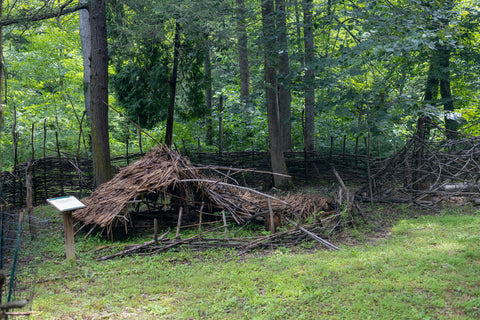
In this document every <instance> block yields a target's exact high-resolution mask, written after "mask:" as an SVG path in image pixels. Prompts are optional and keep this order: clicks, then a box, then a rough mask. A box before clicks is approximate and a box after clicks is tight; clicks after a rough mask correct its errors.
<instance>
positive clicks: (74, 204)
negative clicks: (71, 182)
mask: <svg viewBox="0 0 480 320" xmlns="http://www.w3.org/2000/svg"><path fill="white" fill-rule="evenodd" d="M47 202H48V203H50V204H51V205H52V206H54V207H55V208H57V210H58V211H62V212H63V211H70V210H75V209H81V208H85V205H84V204H83V203H81V202H80V200H78V199H77V198H75V197H74V196H67V197H60V198H53V199H47Z"/></svg>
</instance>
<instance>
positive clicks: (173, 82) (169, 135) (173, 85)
mask: <svg viewBox="0 0 480 320" xmlns="http://www.w3.org/2000/svg"><path fill="white" fill-rule="evenodd" d="M173 42H174V43H173V68H172V74H171V76H170V80H169V84H170V103H169V105H168V118H167V128H166V130H165V145H166V146H167V147H171V146H172V140H173V116H174V111H175V95H176V91H177V73H178V59H179V55H180V23H179V22H177V23H175V38H174V40H173Z"/></svg>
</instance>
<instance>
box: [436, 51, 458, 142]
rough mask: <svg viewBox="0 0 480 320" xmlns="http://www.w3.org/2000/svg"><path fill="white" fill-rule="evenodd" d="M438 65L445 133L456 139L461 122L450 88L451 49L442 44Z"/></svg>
mask: <svg viewBox="0 0 480 320" xmlns="http://www.w3.org/2000/svg"><path fill="white" fill-rule="evenodd" d="M438 65H439V70H440V95H441V96H442V102H443V111H444V112H445V118H444V119H445V135H446V138H447V139H456V138H457V135H458V127H459V124H458V121H457V119H455V115H454V111H455V106H454V104H453V97H452V90H451V89H450V50H449V49H448V47H446V46H442V47H440V48H439V50H438Z"/></svg>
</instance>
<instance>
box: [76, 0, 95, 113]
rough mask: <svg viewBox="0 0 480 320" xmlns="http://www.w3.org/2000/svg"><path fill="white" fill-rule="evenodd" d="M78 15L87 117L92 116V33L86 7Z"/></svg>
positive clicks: (85, 1)
mask: <svg viewBox="0 0 480 320" xmlns="http://www.w3.org/2000/svg"><path fill="white" fill-rule="evenodd" d="M78 3H81V4H86V3H88V1H87V0H79V1H78ZM79 17H80V41H81V44H82V57H83V95H84V97H85V111H86V112H87V117H88V119H90V118H91V116H92V108H91V99H90V57H91V51H92V35H91V32H90V22H89V13H88V10H87V9H83V10H80V11H79Z"/></svg>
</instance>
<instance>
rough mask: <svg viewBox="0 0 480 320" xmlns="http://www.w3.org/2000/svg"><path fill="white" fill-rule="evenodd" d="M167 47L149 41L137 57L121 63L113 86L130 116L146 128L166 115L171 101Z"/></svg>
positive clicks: (135, 55) (117, 68) (141, 48)
mask: <svg viewBox="0 0 480 320" xmlns="http://www.w3.org/2000/svg"><path fill="white" fill-rule="evenodd" d="M165 49H166V48H163V49H162V48H159V47H158V45H157V44H152V43H147V44H146V45H144V46H140V48H139V51H140V52H136V53H134V55H133V57H134V58H133V59H131V61H128V62H124V63H123V65H120V66H117V67H116V70H117V72H116V73H115V74H114V76H113V77H112V82H111V83H112V88H113V89H114V91H115V96H116V100H117V102H118V104H119V105H120V106H121V107H122V108H123V109H125V110H126V113H127V116H128V117H129V118H130V119H132V120H134V121H135V122H137V121H138V120H139V121H140V122H139V124H140V125H141V126H142V127H143V128H146V129H150V128H152V127H154V126H155V125H157V124H158V122H159V121H161V120H165V118H166V113H167V112H166V111H167V110H166V106H168V101H169V94H168V93H169V88H170V86H169V83H168V80H169V73H170V71H169V61H168V59H169V57H168V56H167V55H165V52H164V51H163V52H162V50H165Z"/></svg>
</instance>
